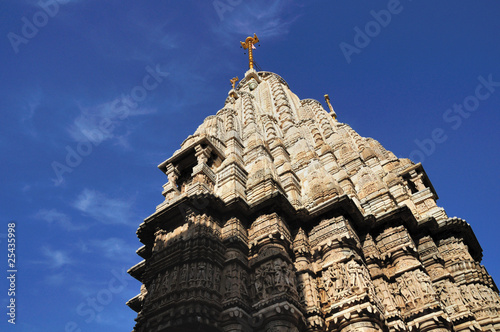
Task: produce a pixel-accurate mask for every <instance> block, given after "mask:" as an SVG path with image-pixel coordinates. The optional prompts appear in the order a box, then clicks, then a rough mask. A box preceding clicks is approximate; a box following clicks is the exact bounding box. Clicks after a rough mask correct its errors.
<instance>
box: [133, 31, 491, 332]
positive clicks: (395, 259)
mask: <svg viewBox="0 0 500 332" xmlns="http://www.w3.org/2000/svg"><path fill="white" fill-rule="evenodd" d="M249 38H250V39H248V38H247V41H246V42H245V45H246V48H247V49H248V51H249V54H250V56H251V55H252V53H251V50H252V48H253V43H254V42H256V41H258V39H257V36H255V39H256V40H255V39H253V38H252V37H249ZM242 44H243V43H242ZM252 64H253V58H252V57H251V59H250V66H249V67H250V69H249V70H248V71H247V72H246V73H245V76H244V78H243V79H242V80H241V81H239V83H238V84H236V82H237V78H234V79H233V80H231V83H232V89H231V90H230V91H229V93H228V97H227V99H226V100H225V103H224V106H223V108H222V109H220V110H219V111H218V112H217V113H216V114H215V115H211V116H209V117H207V118H206V119H205V121H204V122H203V124H201V125H200V126H199V128H198V129H197V130H196V132H195V133H194V134H193V135H191V136H189V137H188V138H187V139H186V140H185V141H184V142H183V143H182V145H181V147H180V149H179V150H177V151H176V152H175V153H174V154H173V155H172V156H171V157H170V158H169V159H167V160H165V161H164V162H162V163H161V164H160V165H159V166H158V167H159V169H160V170H161V171H162V172H164V173H165V174H166V176H167V177H168V182H167V183H166V184H165V185H164V186H163V192H162V194H163V196H164V200H163V202H162V203H161V204H159V205H158V206H157V207H156V211H155V212H154V213H153V214H152V215H151V216H149V217H147V218H146V219H145V220H144V222H143V223H141V224H140V226H139V228H138V230H137V235H138V237H139V240H140V241H141V243H142V244H143V246H142V247H140V248H139V249H138V250H137V254H138V255H139V256H141V257H142V258H143V259H144V260H143V261H141V262H140V263H138V264H137V265H135V266H134V267H132V268H131V269H130V270H129V273H130V274H131V275H132V276H133V277H134V278H136V279H137V280H139V281H140V282H141V283H142V287H141V290H140V294H139V295H137V296H135V297H134V298H132V299H131V300H130V301H128V302H127V304H128V306H129V307H130V308H132V309H133V310H135V311H136V312H137V313H138V314H137V318H136V325H135V328H134V331H135V332H146V331H148V332H149V331H157V332H170V331H174V332H191V331H193V332H194V331H204V332H212V331H213V332H236V331H243V332H254V331H255V332H285V331H286V332H288V331H291V332H305V331H307V332H313V331H317V332H320V331H321V332H326V331H339V332H349V331H352V332H354V331H362V332H375V331H391V332H396V331H422V332H427V331H433V332H448V331H457V332H458V331H500V297H499V294H498V289H497V287H496V285H495V283H494V281H493V280H492V278H491V276H490V275H489V274H488V272H487V271H486V269H485V268H484V266H482V265H481V264H480V262H481V257H482V249H481V247H480V245H479V243H478V241H477V239H476V237H475V235H474V233H473V231H472V229H471V227H470V225H469V224H468V223H467V222H466V221H465V220H463V219H459V218H450V217H448V216H447V214H446V212H445V210H444V209H443V208H441V207H439V206H437V205H436V200H437V199H438V195H437V193H436V190H435V189H434V187H433V186H432V183H431V181H430V179H429V178H428V176H427V174H426V173H425V170H424V168H423V166H422V165H421V164H420V163H419V164H415V163H413V162H412V161H410V160H409V159H401V158H397V157H396V156H395V155H394V154H393V153H392V152H390V151H387V150H386V149H384V147H382V146H381V144H380V143H379V142H377V141H376V140H374V139H372V138H365V137H362V136H360V135H359V134H358V133H357V132H356V131H354V130H353V129H352V128H351V127H350V126H349V125H347V124H345V123H341V122H339V121H338V119H337V115H336V114H335V112H334V111H333V107H332V106H331V103H330V98H329V97H328V96H325V99H326V102H327V105H328V107H327V108H328V109H329V110H328V111H327V110H325V109H324V108H323V106H322V104H321V103H320V102H319V101H317V100H313V99H300V98H299V97H297V96H296V95H295V94H294V93H293V92H292V91H291V90H290V88H289V86H288V84H287V83H286V82H285V80H284V79H283V78H281V77H280V76H278V75H277V74H274V73H271V72H265V71H260V72H257V71H255V70H254V69H253V67H252Z"/></svg>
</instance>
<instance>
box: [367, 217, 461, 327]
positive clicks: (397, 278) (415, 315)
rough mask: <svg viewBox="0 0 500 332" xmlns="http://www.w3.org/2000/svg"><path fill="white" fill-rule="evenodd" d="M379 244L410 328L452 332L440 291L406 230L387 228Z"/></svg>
mask: <svg viewBox="0 0 500 332" xmlns="http://www.w3.org/2000/svg"><path fill="white" fill-rule="evenodd" d="M375 241H376V243H377V247H378V249H379V251H380V257H381V259H382V261H383V262H384V273H385V274H386V275H387V276H388V278H389V280H390V281H391V284H390V288H391V291H392V295H393V296H394V299H395V302H396V305H397V307H398V310H399V311H400V312H401V314H402V316H403V317H404V321H405V325H406V327H407V328H408V329H409V330H411V331H414V330H417V331H422V332H427V331H436V332H437V331H451V330H452V327H451V324H450V323H449V318H448V316H447V315H446V314H445V313H444V312H443V311H442V309H441V305H440V303H439V300H438V298H437V294H436V290H435V289H434V287H433V285H432V282H431V279H430V277H429V275H428V274H427V273H426V272H425V269H424V267H423V266H422V264H421V262H420V261H419V260H418V254H417V252H416V249H417V248H416V246H415V243H414V242H413V240H412V238H411V236H410V233H409V232H408V230H407V229H406V227H405V226H403V225H401V226H397V227H387V228H385V229H383V230H381V231H380V233H379V234H378V235H377V236H376V238H375Z"/></svg>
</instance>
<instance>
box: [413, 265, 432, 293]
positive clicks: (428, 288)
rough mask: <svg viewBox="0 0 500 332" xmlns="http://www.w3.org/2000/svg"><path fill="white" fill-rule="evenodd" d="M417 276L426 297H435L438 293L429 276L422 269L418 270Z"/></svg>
mask: <svg viewBox="0 0 500 332" xmlns="http://www.w3.org/2000/svg"><path fill="white" fill-rule="evenodd" d="M415 277H416V279H417V281H418V282H419V283H420V288H421V289H422V292H423V294H424V297H425V296H426V297H429V298H433V297H434V296H435V295H436V292H435V291H434V289H433V288H432V285H431V282H430V280H429V277H428V276H427V275H426V274H425V273H424V272H422V271H420V270H417V271H416V272H415Z"/></svg>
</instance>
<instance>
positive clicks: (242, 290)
mask: <svg viewBox="0 0 500 332" xmlns="http://www.w3.org/2000/svg"><path fill="white" fill-rule="evenodd" d="M247 279H248V278H247V273H246V272H245V271H241V272H240V283H239V284H240V294H241V295H243V296H245V297H246V296H248V289H247Z"/></svg>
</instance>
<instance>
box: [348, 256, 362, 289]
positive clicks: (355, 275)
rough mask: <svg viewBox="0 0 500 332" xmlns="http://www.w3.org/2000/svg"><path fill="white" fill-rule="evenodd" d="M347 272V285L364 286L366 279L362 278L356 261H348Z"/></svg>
mask: <svg viewBox="0 0 500 332" xmlns="http://www.w3.org/2000/svg"><path fill="white" fill-rule="evenodd" d="M347 272H348V274H349V286H350V287H351V288H365V287H366V280H365V279H364V275H363V271H362V269H361V266H360V265H359V264H358V263H357V262H355V261H350V262H349V263H347Z"/></svg>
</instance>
